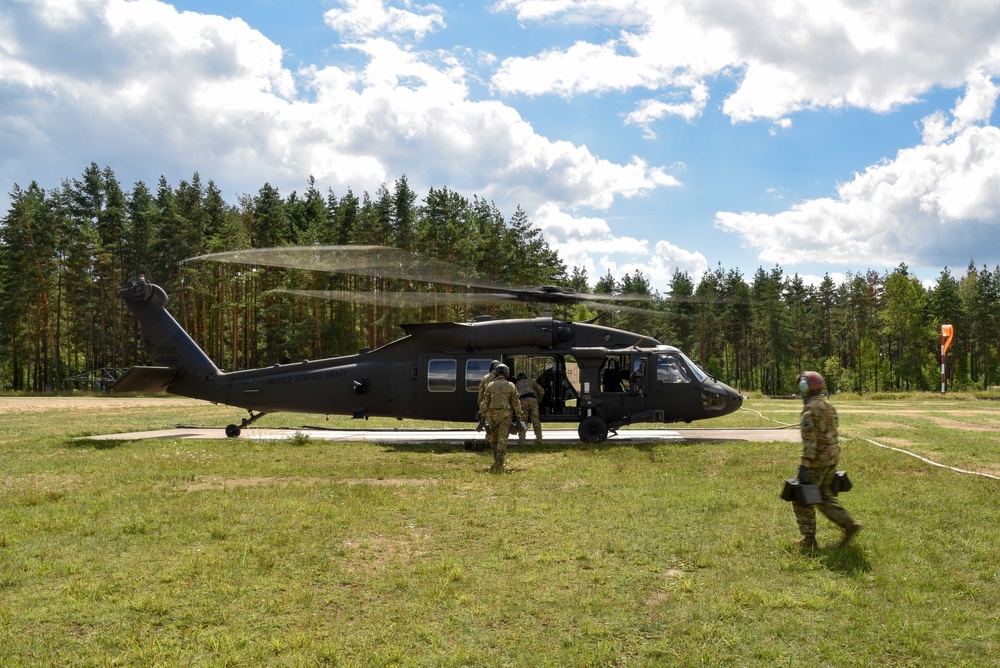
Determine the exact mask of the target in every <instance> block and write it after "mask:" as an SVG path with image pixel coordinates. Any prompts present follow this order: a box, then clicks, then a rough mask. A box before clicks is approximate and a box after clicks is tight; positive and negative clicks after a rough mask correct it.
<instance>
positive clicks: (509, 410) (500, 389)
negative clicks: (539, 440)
mask: <svg viewBox="0 0 1000 668" xmlns="http://www.w3.org/2000/svg"><path fill="white" fill-rule="evenodd" d="M494 373H495V374H496V378H495V379H493V381H492V382H491V383H490V384H489V385H487V386H486V390H485V392H484V393H483V399H482V401H480V402H479V412H480V413H481V414H482V415H485V416H486V422H487V423H489V425H490V431H489V435H488V437H487V438H488V439H489V442H490V445H492V446H493V466H491V467H490V473H503V472H504V471H505V470H506V469H505V465H506V460H507V437H508V436H510V423H511V420H512V419H513V418H514V416H515V415H516V416H517V417H518V419H520V420H524V413H523V410H522V408H521V400H520V399H518V396H517V388H516V387H514V383H512V382H510V381H509V380H507V377H508V376H509V375H510V369H508V368H507V365H506V364H499V365H497V368H496V370H495V371H494Z"/></svg>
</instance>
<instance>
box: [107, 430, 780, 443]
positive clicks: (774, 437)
mask: <svg viewBox="0 0 1000 668" xmlns="http://www.w3.org/2000/svg"><path fill="white" fill-rule="evenodd" d="M297 434H301V436H308V437H309V438H310V439H314V440H324V441H344V442H351V443H358V442H362V443H448V444H455V445H463V446H464V445H465V443H466V442H468V441H482V440H485V435H484V434H483V432H477V431H475V430H474V429H405V430H404V429H322V428H318V427H307V426H304V427H285V428H280V429H273V428H272V429H254V428H253V427H248V428H246V429H244V430H243V433H242V434H241V435H240V436H239V437H238V438H237V439H229V438H227V436H226V432H225V430H224V429H221V428H215V427H191V426H178V427H176V428H174V429H161V430H157V431H140V432H131V433H126V434H106V435H103V436H88V437H87V440H92V441H138V440H144V439H161V440H164V439H165V440H172V439H204V440H220V441H225V440H235V441H280V440H285V439H289V438H293V437H295V436H296V435H297ZM542 438H543V439H544V441H545V442H547V443H579V442H580V437H579V435H578V434H577V431H576V429H545V430H543V432H542ZM527 440H528V441H529V442H533V440H534V434H532V433H531V432H529V433H528V439H527ZM798 440H799V432H798V430H797V429H696V428H692V429H620V430H619V431H618V433H617V434H609V435H608V441H609V442H621V443H663V442H671V441H674V442H698V441H713V442H717V441H742V442H771V441H787V442H797V441H798ZM511 441H512V442H514V441H517V436H516V435H514V436H511Z"/></svg>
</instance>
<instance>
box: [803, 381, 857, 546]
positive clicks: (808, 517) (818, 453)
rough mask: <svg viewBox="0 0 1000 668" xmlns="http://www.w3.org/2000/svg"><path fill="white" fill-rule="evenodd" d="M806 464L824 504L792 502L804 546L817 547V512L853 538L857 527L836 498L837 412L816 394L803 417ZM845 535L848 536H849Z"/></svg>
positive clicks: (820, 395)
mask: <svg viewBox="0 0 1000 668" xmlns="http://www.w3.org/2000/svg"><path fill="white" fill-rule="evenodd" d="M800 420H801V429H802V460H801V465H802V466H803V467H805V468H806V469H807V470H808V472H809V481H810V482H812V483H815V484H816V485H819V492H820V496H821V497H822V499H823V501H822V502H821V503H818V504H816V505H815V506H805V505H802V504H801V503H799V502H798V501H793V502H792V508H793V509H794V510H795V519H796V521H797V522H798V524H799V531H800V532H801V533H802V541H803V542H802V544H803V545H808V546H814V545H815V544H816V508H819V509H820V512H822V513H823V514H824V515H826V517H827V519H829V520H830V521H831V522H833V523H834V524H836V525H837V526H839V527H840V528H841V529H844V530H845V532H847V533H850V534H852V535H853V533H854V531H855V530H856V529H855V527H858V526H860V525H857V524H856V523H855V521H854V520H853V519H851V516H850V515H849V514H848V513H847V511H846V510H844V508H843V506H841V505H840V503H839V502H838V501H837V497H836V496H834V495H833V489H832V485H833V478H834V476H835V475H836V472H837V462H838V460H839V459H840V440H839V438H838V436H837V409H835V408H834V407H833V405H832V404H831V403H830V402H829V401H828V400H827V398H826V397H825V396H823V395H822V394H820V393H818V392H816V393H812V394H810V395H809V396H807V397H806V399H805V406H804V407H803V409H802V415H801V418H800ZM847 533H845V536H846V535H847Z"/></svg>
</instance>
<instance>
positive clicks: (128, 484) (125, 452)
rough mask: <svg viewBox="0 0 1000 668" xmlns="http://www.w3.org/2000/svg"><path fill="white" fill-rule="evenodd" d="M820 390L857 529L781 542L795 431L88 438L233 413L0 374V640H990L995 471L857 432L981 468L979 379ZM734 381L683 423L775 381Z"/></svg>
mask: <svg viewBox="0 0 1000 668" xmlns="http://www.w3.org/2000/svg"><path fill="white" fill-rule="evenodd" d="M833 401H834V404H835V405H836V406H837V407H838V409H839V411H840V416H841V432H842V437H843V438H844V443H843V457H842V462H841V463H842V468H846V469H847V470H848V471H849V472H850V474H851V478H852V480H853V481H854V482H855V488H854V490H853V491H851V492H850V493H849V494H845V495H844V496H843V498H842V501H843V503H844V505H845V506H846V507H847V508H848V509H849V510H850V511H851V513H852V514H853V515H854V516H855V518H856V519H858V520H860V521H861V522H863V523H864V525H865V528H864V530H863V531H862V532H861V534H859V537H858V538H857V539H856V540H855V541H854V542H853V543H852V544H850V545H849V546H848V547H845V548H838V547H835V545H836V543H837V541H838V540H839V538H840V535H839V531H838V530H837V529H836V527H834V526H833V525H832V524H830V523H829V522H826V521H825V520H823V519H822V518H821V519H820V520H819V521H820V529H819V541H820V545H821V549H820V550H819V551H817V552H815V553H807V554H804V553H801V552H799V551H798V549H797V548H796V547H794V546H793V543H792V541H793V540H794V539H796V538H797V537H798V536H797V531H796V527H795V521H794V517H793V515H792V511H791V508H790V506H789V505H788V504H786V503H784V502H782V501H781V500H780V499H779V498H778V493H779V491H780V487H781V482H782V480H783V479H784V478H786V477H789V476H791V475H794V472H795V468H796V466H797V463H798V452H799V447H798V446H797V445H795V444H789V443H732V442H727V443H719V442H715V443H713V442H704V443H685V444H676V443H664V444H654V445H647V444H643V445H630V444H628V443H625V442H608V443H604V444H600V445H585V444H574V445H570V446H558V447H556V446H554V445H553V446H549V445H545V444H543V445H542V446H539V447H536V446H534V445H531V446H527V447H523V446H518V445H516V444H514V445H513V447H512V456H511V460H510V463H511V465H512V466H513V468H514V472H513V473H512V474H510V475H505V476H499V477H497V476H491V475H489V474H487V473H486V469H487V468H488V466H489V464H490V463H491V456H490V455H488V454H487V453H475V452H467V451H465V450H463V449H458V448H450V449H449V448H448V447H446V446H442V445H440V444H435V445H432V444H426V445H399V446H385V445H373V444H350V443H347V444H345V443H331V442H323V441H318V440H309V439H295V440H293V441H292V442H258V441H248V440H225V441H194V440H185V439H178V440H166V441H161V440H156V441H153V440H147V441H125V442H99V441H93V440H87V439H86V438H81V437H86V436H88V435H94V434H98V433H109V432H126V431H127V432H131V431H137V430H143V429H160V428H165V427H169V426H172V425H174V424H176V423H187V424H202V425H225V424H227V423H228V422H232V421H233V420H234V419H235V418H239V417H240V416H241V415H240V412H239V411H238V410H236V409H230V408H224V407H218V406H212V405H208V404H204V403H200V402H193V401H187V400H179V399H170V398H163V399H141V398H135V399H127V398H126V399H116V400H114V401H113V402H109V401H108V400H106V399H103V398H90V399H87V398H80V399H76V400H73V401H67V400H65V399H61V398H58V397H53V398H0V666H4V667H6V666H22V665H23V666H39V665H43V666H44V665H53V666H56V665H58V666H115V665H129V666H131V665H140V666H154V665H159V666H174V665H198V666H252V665H276V666H314V665H333V666H665V665H669V666H673V665H677V666H702V665H704V666H716V665H731V666H774V665H787V666H807V665H809V666H812V665H832V666H960V665H967V666H994V665H996V664H997V657H998V656H1000V619H998V617H1000V613H998V610H1000V509H998V503H997V494H998V492H1000V481H998V480H996V479H992V478H988V477H984V476H978V475H969V474H962V473H958V472H955V471H952V470H949V469H944V468H940V467H937V466H933V465H931V464H928V463H926V462H924V461H921V460H919V459H916V458H914V457H910V456H908V455H906V454H903V453H901V452H898V451H895V450H889V449H887V448H885V447H879V446H880V445H883V446H891V447H895V448H899V449H903V450H907V451H910V452H913V453H915V454H918V455H921V456H923V457H926V458H928V459H931V460H933V461H935V462H939V463H941V464H945V465H948V466H953V467H957V468H961V469H965V470H970V471H978V472H983V473H987V474H991V475H994V476H1000V411H998V408H1000V404H998V403H996V402H993V401H982V400H976V399H975V398H974V397H972V396H948V397H940V396H937V395H921V396H917V395H914V396H903V397H899V398H893V399H871V398H858V397H834V399H833ZM746 406H747V410H744V411H740V412H739V413H737V414H736V415H733V416H729V417H726V418H723V419H720V420H718V421H715V422H711V421H710V422H706V423H703V424H704V426H713V425H714V426H720V427H722V426H753V427H764V426H772V425H773V424H774V423H775V422H777V423H785V424H789V423H792V424H793V423H795V422H796V421H797V419H798V411H799V407H800V404H799V403H797V402H794V401H781V400H769V399H751V400H749V401H748V402H747V404H746ZM321 419H322V418H320V420H321ZM316 422H317V419H316V417H315V416H297V415H274V416H268V417H266V418H264V419H263V420H261V421H260V422H259V423H258V424H259V425H260V426H262V427H267V426H276V425H282V424H291V425H298V424H307V423H316ZM325 424H334V426H357V423H351V422H350V421H346V422H344V423H336V422H334V423H325ZM398 424H399V423H397V422H395V421H391V422H386V423H385V425H392V426H397V425H398ZM411 424H414V423H411ZM416 424H420V423H416ZM368 425H369V426H380V424H379V422H378V421H376V420H372V421H370V422H369V423H368ZM420 426H427V425H425V424H421V425H420ZM464 426H468V425H464Z"/></svg>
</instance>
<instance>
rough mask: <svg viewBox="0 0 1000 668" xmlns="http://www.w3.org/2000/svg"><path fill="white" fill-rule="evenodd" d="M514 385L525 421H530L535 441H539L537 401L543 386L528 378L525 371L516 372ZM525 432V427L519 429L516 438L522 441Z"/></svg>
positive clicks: (539, 427) (540, 424)
mask: <svg viewBox="0 0 1000 668" xmlns="http://www.w3.org/2000/svg"><path fill="white" fill-rule="evenodd" d="M515 385H516V386H517V394H518V398H519V399H520V400H521V408H523V409H524V415H525V417H526V418H527V422H530V423H531V426H532V428H533V429H534V430H535V442H536V443H541V442H542V421H541V420H540V419H539V417H538V402H539V401H541V400H542V397H544V396H545V388H544V387H542V386H541V385H539V384H538V382H537V381H534V380H532V379H531V378H528V374H526V373H519V374H517V383H515ZM525 427H527V424H525ZM527 433H528V430H527V429H523V430H521V432H520V435H519V437H518V440H521V441H523V440H524V437H525V436H526V435H527Z"/></svg>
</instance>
